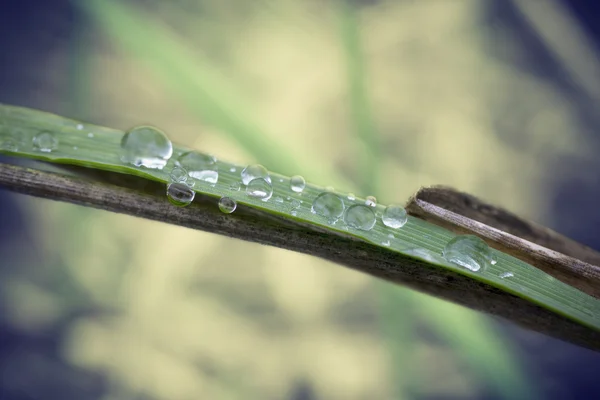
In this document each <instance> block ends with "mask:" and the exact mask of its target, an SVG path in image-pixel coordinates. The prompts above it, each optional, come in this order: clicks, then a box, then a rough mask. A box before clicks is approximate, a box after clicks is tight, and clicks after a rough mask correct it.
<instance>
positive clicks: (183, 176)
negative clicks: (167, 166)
mask: <svg viewBox="0 0 600 400" xmlns="http://www.w3.org/2000/svg"><path fill="white" fill-rule="evenodd" d="M170 177H171V182H179V183H184V182H185V181H187V178H188V173H187V171H186V170H185V169H183V168H181V167H173V169H172V170H171V175H170Z"/></svg>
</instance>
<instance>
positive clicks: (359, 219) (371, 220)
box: [344, 204, 376, 231]
mask: <svg viewBox="0 0 600 400" xmlns="http://www.w3.org/2000/svg"><path fill="white" fill-rule="evenodd" d="M344 222H345V223H346V225H348V226H349V227H351V228H355V229H360V230H362V231H370V230H371V229H373V227H374V226H375V222H376V218H375V213H374V212H373V210H372V209H371V207H368V206H364V205H362V204H355V205H353V206H350V207H348V209H347V210H346V213H345V214H344Z"/></svg>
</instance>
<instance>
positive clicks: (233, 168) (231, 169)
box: [229, 167, 237, 172]
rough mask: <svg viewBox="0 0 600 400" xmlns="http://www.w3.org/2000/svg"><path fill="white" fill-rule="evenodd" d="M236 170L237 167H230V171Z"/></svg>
mask: <svg viewBox="0 0 600 400" xmlns="http://www.w3.org/2000/svg"><path fill="white" fill-rule="evenodd" d="M235 171H237V169H236V168H235V167H231V168H229V172H235Z"/></svg>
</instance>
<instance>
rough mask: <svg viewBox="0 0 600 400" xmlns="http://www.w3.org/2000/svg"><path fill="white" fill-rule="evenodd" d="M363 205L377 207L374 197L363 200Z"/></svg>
mask: <svg viewBox="0 0 600 400" xmlns="http://www.w3.org/2000/svg"><path fill="white" fill-rule="evenodd" d="M365 205H367V206H369V207H375V206H377V199H376V198H375V196H367V199H366V200H365Z"/></svg>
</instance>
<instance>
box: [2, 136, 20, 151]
mask: <svg viewBox="0 0 600 400" xmlns="http://www.w3.org/2000/svg"><path fill="white" fill-rule="evenodd" d="M0 149H2V150H6V151H18V150H19V146H18V144H17V142H16V141H15V140H14V139H12V138H7V139H4V140H2V141H0Z"/></svg>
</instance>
